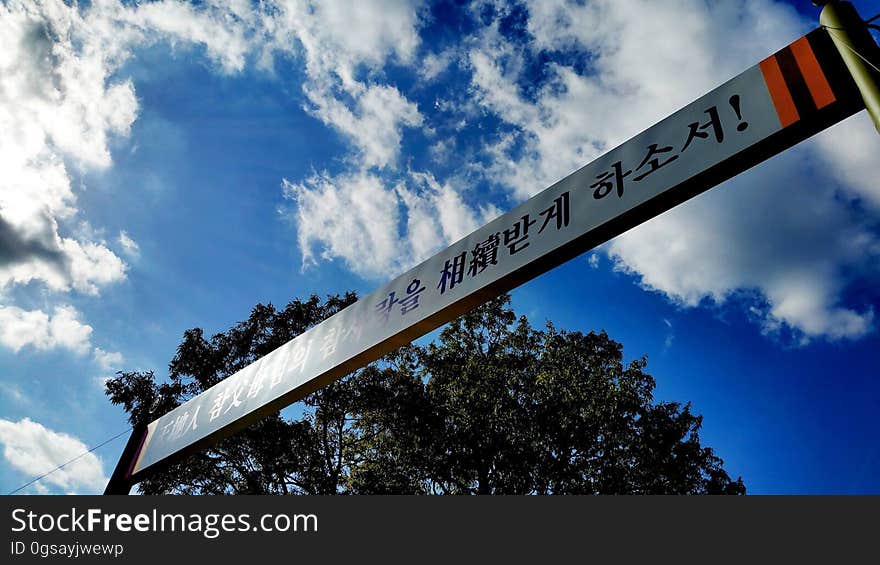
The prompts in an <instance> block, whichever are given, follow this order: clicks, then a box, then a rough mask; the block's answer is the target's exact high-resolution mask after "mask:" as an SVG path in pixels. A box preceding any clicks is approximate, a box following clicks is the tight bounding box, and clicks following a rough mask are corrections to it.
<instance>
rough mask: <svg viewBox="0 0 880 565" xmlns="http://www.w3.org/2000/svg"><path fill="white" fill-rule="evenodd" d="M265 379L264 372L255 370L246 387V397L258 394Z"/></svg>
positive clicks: (253, 396)
mask: <svg viewBox="0 0 880 565" xmlns="http://www.w3.org/2000/svg"><path fill="white" fill-rule="evenodd" d="M265 380H266V372H265V371H260V370H257V372H256V374H255V375H254V378H253V380H252V381H251V386H250V387H248V393H247V397H248V398H255V397H256V396H257V395H258V394H260V391H261V390H263V381H265Z"/></svg>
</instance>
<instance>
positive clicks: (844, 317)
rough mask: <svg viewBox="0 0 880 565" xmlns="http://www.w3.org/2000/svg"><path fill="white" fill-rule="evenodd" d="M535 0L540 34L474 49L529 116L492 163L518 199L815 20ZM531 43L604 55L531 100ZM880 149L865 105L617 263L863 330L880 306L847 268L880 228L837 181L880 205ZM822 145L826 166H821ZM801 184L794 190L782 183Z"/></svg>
mask: <svg viewBox="0 0 880 565" xmlns="http://www.w3.org/2000/svg"><path fill="white" fill-rule="evenodd" d="M528 6H529V13H530V19H529V22H528V29H529V31H530V32H531V33H532V36H533V41H532V42H531V44H530V45H528V46H526V47H522V46H517V45H513V44H511V43H509V42H507V41H506V40H505V39H504V38H503V37H502V36H501V34H500V33H499V32H498V30H497V29H496V28H495V27H490V28H488V29H486V30H484V31H483V32H482V33H481V35H480V38H479V41H478V42H477V43H476V44H475V46H474V47H473V48H472V49H471V51H470V53H469V56H468V61H469V63H470V65H471V68H472V71H473V78H472V85H473V89H474V93H475V95H476V100H477V101H478V102H479V103H480V104H481V105H483V106H484V107H485V108H487V109H489V110H491V111H493V112H494V113H496V114H497V115H498V116H499V117H500V118H501V119H503V120H505V121H506V122H508V123H509V124H512V125H514V126H516V129H515V130H514V132H513V133H508V134H505V135H503V136H500V137H499V138H498V140H497V142H496V144H495V145H494V146H492V147H490V148H489V150H488V153H489V155H490V156H491V157H492V158H493V164H492V165H490V167H489V169H488V173H489V174H490V176H491V177H494V178H500V179H501V184H502V185H504V186H507V187H509V189H510V191H511V193H512V194H513V195H514V196H515V197H516V198H518V199H522V198H525V197H527V196H530V195H532V194H534V193H536V192H538V191H540V190H542V189H543V188H545V187H546V186H548V185H549V184H551V183H552V182H554V181H556V180H558V179H559V178H561V177H563V176H565V175H566V174H568V173H570V172H571V171H573V170H574V169H576V168H578V167H580V166H582V165H583V164H585V163H587V162H589V161H590V160H592V159H593V158H595V157H596V156H598V155H599V154H601V153H603V152H605V151H607V150H608V149H610V148H612V147H614V146H616V145H617V144H619V143H621V142H623V141H625V140H626V139H628V138H629V137H630V136H632V135H634V134H636V133H638V132H639V131H641V130H642V129H644V128H645V127H647V126H649V125H651V124H653V123H655V122H656V121H658V120H659V119H662V118H663V117H665V116H666V115H668V114H669V113H671V112H672V111H674V110H676V109H677V108H679V107H681V106H683V105H684V104H686V103H688V102H690V101H691V100H693V99H694V98H696V97H697V96H698V95H700V94H702V93H704V92H706V91H708V90H709V89H711V88H712V87H713V86H715V85H717V84H720V83H721V82H723V81H724V80H726V79H727V78H730V77H731V76H734V75H735V74H737V73H738V72H740V71H741V70H743V69H745V68H746V67H748V66H751V65H753V64H755V62H757V61H759V60H760V59H762V58H763V57H765V56H766V55H767V54H769V53H772V52H773V51H775V50H776V49H778V48H780V47H782V46H784V45H785V44H786V43H788V42H790V41H792V40H793V39H795V38H797V37H798V35H800V34H802V33H803V32H804V31H806V29H808V28H809V26H808V25H806V23H805V22H804V21H803V20H801V19H800V17H799V16H798V15H797V13H796V12H795V11H794V10H793V9H792V8H791V7H789V6H786V5H783V4H780V3H775V2H771V1H769V0H748V1H745V2H736V3H733V2H718V3H704V2H700V1H696V0H677V1H675V2H663V3H654V2H644V1H636V0H619V1H618V0H615V1H613V2H612V1H610V0H600V1H596V2H589V3H586V4H580V3H571V2H564V1H561V0H559V1H555V2H551V1H542V2H530V3H529V4H528ZM500 9H502V10H503V9H504V8H503V7H502V8H500ZM529 49H531V50H539V49H549V50H560V49H578V50H581V51H582V52H588V53H590V54H591V55H592V58H591V59H590V67H589V68H588V71H587V73H585V74H579V73H578V72H576V71H575V69H573V68H569V67H566V66H562V65H554V66H551V68H550V71H551V73H550V74H551V79H550V80H549V82H548V84H547V85H545V86H544V87H543V88H542V89H541V90H539V91H538V92H537V94H536V100H535V101H534V102H533V101H531V100H529V99H527V98H525V97H524V96H523V95H522V94H521V92H520V89H519V86H518V83H517V80H518V79H519V78H520V75H521V73H522V69H523V68H524V66H525V58H526V56H527V54H528V50H529ZM683 69H686V72H682V70H683ZM878 148H880V142H878V140H877V139H876V134H874V133H873V132H872V131H870V128H869V125H868V122H867V120H866V119H864V116H860V117H858V118H854V119H852V120H849V121H848V122H847V123H844V124H841V125H839V126H837V127H835V128H833V130H832V131H829V132H827V133H825V134H823V135H822V136H819V138H818V139H817V140H816V141H815V142H813V143H807V144H804V145H803V146H801V147H799V148H796V149H793V150H790V151H788V152H786V153H785V154H784V155H782V156H779V157H777V158H775V159H773V160H772V161H771V162H769V163H766V164H764V165H762V166H760V167H758V168H756V169H754V170H752V171H750V172H749V173H747V174H745V175H742V176H740V177H738V178H736V179H734V180H732V181H729V182H728V183H726V184H725V185H723V186H722V187H720V188H717V189H715V190H714V191H712V192H710V193H708V194H706V195H704V196H701V197H699V198H697V199H695V200H693V201H691V202H689V203H687V204H685V205H683V206H680V207H678V208H676V209H675V210H673V211H671V212H669V213H666V214H664V215H662V216H660V217H658V218H656V219H654V220H652V221H650V222H647V223H646V224H643V225H642V226H639V227H638V228H635V229H633V230H631V231H629V232H627V233H626V234H624V235H622V236H620V237H618V238H616V239H615V240H613V241H612V242H610V243H609V244H608V245H606V246H604V247H603V250H605V251H606V252H607V253H608V254H609V255H610V256H611V257H612V259H613V260H614V264H615V266H616V268H617V269H619V270H623V271H626V272H629V273H631V274H633V275H635V276H636V277H637V278H638V279H639V280H640V282H641V284H642V285H644V286H645V287H646V288H649V289H652V290H656V291H659V292H662V293H663V294H665V295H666V296H668V297H669V298H670V299H672V300H673V301H675V302H677V303H679V304H682V305H685V306H696V305H697V304H700V303H703V302H704V301H706V300H708V301H710V302H714V303H723V302H725V301H726V300H728V299H729V298H730V297H732V296H734V295H736V296H745V295H754V296H756V300H755V301H753V305H754V306H755V308H756V311H757V312H759V313H760V314H759V316H758V318H759V321H760V323H761V324H762V327H763V329H764V330H765V331H776V330H778V329H781V328H782V327H788V328H792V329H794V330H796V331H797V332H799V334H800V335H801V337H802V338H803V339H804V340H808V339H810V338H815V337H825V338H829V339H838V338H857V337H860V336H862V335H864V334H865V333H867V332H868V331H870V330H871V328H872V323H873V310H872V309H871V308H870V307H867V306H865V307H862V308H860V309H859V308H856V309H853V308H850V307H847V306H844V305H842V303H841V297H842V294H843V292H844V290H845V288H846V284H847V275H846V273H847V272H851V271H854V270H862V271H864V270H865V269H866V268H865V265H868V267H867V270H869V271H870V270H871V268H870V265H876V264H877V258H878V252H877V249H878V243H877V238H876V236H875V235H874V234H873V232H872V230H871V229H870V228H869V227H867V226H866V225H865V224H863V223H862V220H860V217H859V214H858V213H857V212H855V211H854V210H853V208H852V206H851V205H850V203H848V202H845V201H842V200H841V199H840V198H837V197H836V191H835V188H839V189H840V190H843V191H844V193H845V194H848V195H851V196H855V197H859V198H861V201H863V202H864V203H866V205H869V206H871V207H876V205H877V203H878V202H880V186H878V185H877V183H876V180H875V179H876V178H877V176H878V172H880V169H878V166H880V165H878V161H877V159H875V158H873V157H872V156H873V155H875V154H876V152H877V150H878ZM817 157H818V159H819V161H820V162H822V163H824V165H825V169H824V171H822V170H819V169H818V168H817V167H815V166H814V165H813V163H814V162H815V161H816V158H817ZM792 192H795V193H796V194H797V204H796V205H792V202H791V199H790V198H789V197H787V196H786V197H784V195H787V194H791V193H792ZM875 209H876V208H875ZM820 226H821V227H820ZM874 275H876V268H875V269H874ZM755 291H757V292H755Z"/></svg>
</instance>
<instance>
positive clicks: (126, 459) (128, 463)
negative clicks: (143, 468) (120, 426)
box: [104, 424, 147, 495]
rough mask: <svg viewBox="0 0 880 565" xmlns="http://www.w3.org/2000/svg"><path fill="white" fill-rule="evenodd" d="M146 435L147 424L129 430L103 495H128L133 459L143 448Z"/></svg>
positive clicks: (131, 484)
mask: <svg viewBox="0 0 880 565" xmlns="http://www.w3.org/2000/svg"><path fill="white" fill-rule="evenodd" d="M146 435H147V424H138V425H136V426H134V429H132V430H131V435H130V436H128V441H127V442H126V444H125V447H124V448H123V449H122V453H121V454H120V455H119V461H117V462H116V468H115V469H113V474H112V475H110V480H109V481H107V486H106V487H105V488H104V494H105V495H107V494H129V493H130V492H131V487H132V486H134V481H132V480H131V474H132V470H133V469H134V463H135V459H137V456H138V455H139V454H140V452H141V449H142V448H143V446H144V439H146Z"/></svg>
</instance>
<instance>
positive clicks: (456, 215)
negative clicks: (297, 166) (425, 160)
mask: <svg viewBox="0 0 880 565" xmlns="http://www.w3.org/2000/svg"><path fill="white" fill-rule="evenodd" d="M284 191H285V195H286V196H287V197H288V198H290V199H292V200H294V201H295V202H296V205H295V210H294V211H293V212H292V215H293V219H294V222H295V223H296V228H297V233H298V236H299V246H300V249H301V250H302V253H303V264H304V266H308V265H310V264H314V263H315V262H316V257H317V256H320V257H321V258H323V259H327V260H330V259H341V260H343V261H344V262H345V263H346V265H348V267H349V268H350V269H352V270H353V271H354V272H356V273H358V274H359V275H361V276H363V277H366V278H370V279H383V278H389V277H391V276H393V275H395V274H398V273H400V272H402V271H404V270H405V269H407V268H409V267H411V266H413V265H415V264H416V263H418V262H420V261H421V260H423V259H426V258H427V257H429V256H430V255H431V254H433V253H434V252H436V251H437V250H439V249H440V248H442V247H443V246H445V245H448V244H449V243H451V242H453V241H455V240H457V239H459V238H461V237H463V236H465V235H467V234H468V233H470V232H471V231H473V230H474V229H476V227H477V226H478V225H479V223H480V222H481V221H488V219H491V218H493V217H494V216H495V215H496V214H497V213H498V210H497V209H495V208H494V207H488V208H486V209H483V210H481V211H480V212H479V214H476V213H475V212H474V211H472V209H471V208H470V207H469V206H468V205H467V204H465V202H464V201H463V199H462V196H461V193H460V192H459V191H458V190H456V189H455V188H454V187H452V186H451V185H450V184H448V183H447V184H440V183H439V182H437V180H436V179H435V178H434V177H433V176H432V175H430V174H429V173H421V172H410V173H409V174H408V175H406V176H405V177H403V178H401V179H400V180H399V181H398V182H396V183H394V184H393V185H392V186H387V185H386V182H385V181H383V179H382V178H380V177H379V176H377V175H375V174H373V173H370V172H365V171H361V172H358V173H352V174H342V175H339V176H336V177H331V176H329V175H326V174H323V175H316V176H313V177H312V178H310V179H308V180H306V181H305V182H303V183H299V184H295V183H291V182H289V181H286V180H285V181H284ZM343 211H344V212H343ZM402 217H404V218H405V222H404V223H403V227H402V228H401V227H400V226H401V218H402Z"/></svg>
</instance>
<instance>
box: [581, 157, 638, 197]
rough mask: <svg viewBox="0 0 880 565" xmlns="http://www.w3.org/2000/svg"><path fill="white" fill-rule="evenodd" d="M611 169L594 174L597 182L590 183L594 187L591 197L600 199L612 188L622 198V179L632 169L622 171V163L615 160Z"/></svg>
mask: <svg viewBox="0 0 880 565" xmlns="http://www.w3.org/2000/svg"><path fill="white" fill-rule="evenodd" d="M611 168H612V171H605V172H604V173H602V174H601V175H596V179H597V180H598V182H595V183H593V184H591V185H590V188H595V189H596V190H594V191H593V198H595V199H596V200H601V199H602V198H605V197H606V196H608V195H609V194H610V193H611V191H612V190H617V196H618V197H619V198H623V179H624V178H626V177H627V176H629V175H630V174H631V173H632V171H626V172H623V165H622V164H621V162H620V161H617V162H616V163H614V165H612V167H611Z"/></svg>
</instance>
